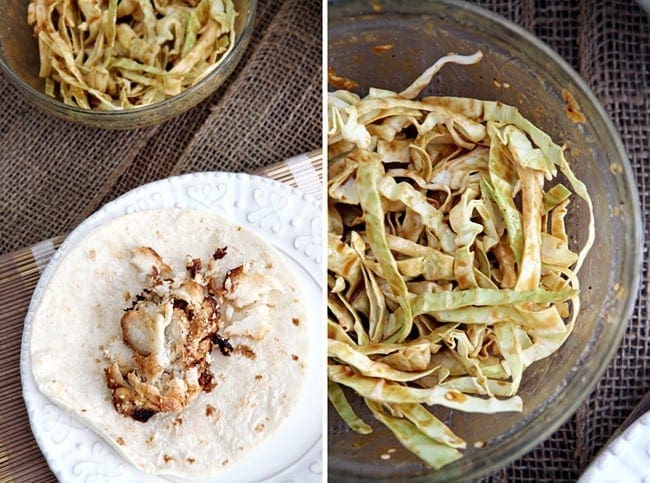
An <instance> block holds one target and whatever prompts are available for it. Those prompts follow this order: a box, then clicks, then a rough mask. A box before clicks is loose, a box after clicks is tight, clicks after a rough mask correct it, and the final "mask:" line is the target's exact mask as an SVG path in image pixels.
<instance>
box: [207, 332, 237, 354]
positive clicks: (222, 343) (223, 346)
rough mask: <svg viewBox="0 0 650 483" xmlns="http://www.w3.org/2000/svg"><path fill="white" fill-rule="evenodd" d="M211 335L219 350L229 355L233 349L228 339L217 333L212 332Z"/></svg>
mask: <svg viewBox="0 0 650 483" xmlns="http://www.w3.org/2000/svg"><path fill="white" fill-rule="evenodd" d="M211 337H212V343H213V344H217V345H218V346H219V350H220V351H221V353H222V354H223V355H224V356H229V355H230V353H231V352H232V351H233V350H234V349H233V346H232V345H231V344H230V342H229V340H228V339H226V338H224V337H221V336H220V335H219V334H214V335H212V336H211Z"/></svg>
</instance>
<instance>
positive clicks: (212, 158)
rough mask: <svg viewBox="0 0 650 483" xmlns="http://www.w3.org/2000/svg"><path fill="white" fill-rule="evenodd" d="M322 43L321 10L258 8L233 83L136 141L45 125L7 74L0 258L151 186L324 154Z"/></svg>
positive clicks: (133, 134)
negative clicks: (132, 191)
mask: <svg viewBox="0 0 650 483" xmlns="http://www.w3.org/2000/svg"><path fill="white" fill-rule="evenodd" d="M321 37H322V2H321V1H320V0H307V1H304V0H287V1H284V2H283V1H280V0H260V1H259V4H258V9H257V15H256V20H255V27H254V30H253V35H252V38H251V43H250V45H249V47H248V50H247V51H246V54H245V57H244V58H243V60H242V61H241V62H240V64H239V65H238V67H237V69H236V71H235V72H234V73H233V75H232V76H231V77H230V78H229V79H228V81H227V82H226V83H225V84H224V85H222V86H221V88H220V89H219V90H218V91H217V92H215V93H214V94H213V95H212V96H210V97H209V98H208V99H206V100H205V101H204V102H202V103H201V104H200V105H198V106H196V107H195V108H194V109H191V110H190V111H188V112H187V113H185V114H183V115H181V116H180V117H177V118H175V119H173V120H171V121H168V122H166V123H164V124H162V125H160V126H156V127H152V128H143V129H139V130H133V131H107V130H101V129H93V128H87V127H83V126H79V125H75V124H71V123H68V122H63V121H61V120H59V119H56V118H54V117H51V116H49V115H46V114H44V113H42V112H40V111H39V110H37V109H36V108H34V107H32V106H31V105H30V104H28V103H27V102H26V101H25V100H24V99H23V98H22V97H21V96H19V95H18V92H17V90H16V89H15V87H14V86H13V85H11V84H10V82H9V80H8V79H6V78H5V77H3V76H2V75H1V74H0V113H1V114H0V183H1V184H0V219H1V223H2V226H1V235H0V254H1V253H7V252H11V251H13V250H16V249H18V248H22V247H24V246H27V245H31V244H34V243H36V242H38V241H40V240H43V239H47V238H51V237H53V236H56V235H60V234H62V233H67V232H69V231H70V230H71V229H72V228H73V227H74V226H76V225H77V224H79V223H80V222H81V221H82V220H83V219H84V218H86V217H87V216H88V215H90V214H91V213H92V212H94V211H95V210H97V209H98V208H99V207H100V206H101V205H102V204H104V203H106V202H107V201H110V200H112V199H114V198H116V197H117V196H119V195H120V194H122V193H124V192H126V191H128V190H129V189H131V188H134V187H136V186H139V185H141V184H143V183H146V182H149V181H153V180H156V179H161V178H165V177H167V176H170V175H173V174H178V173H181V172H190V171H206V170H220V171H245V172H250V171H252V170H255V169H259V168H261V167H263V166H268V165H271V164H273V163H276V162H278V161H281V160H283V159H285V158H288V157H291V156H295V155H297V154H300V153H302V152H306V151H310V150H313V149H316V148H320V146H321V124H322V122H321V119H322V116H321V112H322V110H321V106H322V96H321V85H322V82H321V78H322V74H321V72H322V70H321V63H322V49H321V45H322V38H321Z"/></svg>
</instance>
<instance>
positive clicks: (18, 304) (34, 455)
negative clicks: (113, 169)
mask: <svg viewBox="0 0 650 483" xmlns="http://www.w3.org/2000/svg"><path fill="white" fill-rule="evenodd" d="M322 159H323V158H322V152H321V151H314V152H311V153H308V154H303V155H300V156H296V157H294V158H291V159H288V160H286V161H283V162H280V163H277V164H274V165H271V166H268V167H266V168H263V169H261V170H259V171H257V172H256V173H255V174H258V175H261V176H265V177H268V178H272V179H275V180H278V181H281V182H283V183H286V184H288V185H290V186H293V187H294V188H298V189H300V190H301V191H303V192H305V193H308V194H311V195H313V196H316V197H320V196H321V189H322V188H321V187H322V184H321V180H322V165H323V163H322ZM64 239H65V236H57V237H55V238H51V239H49V240H44V241H42V242H40V243H37V244H36V245H33V246H31V247H27V248H23V249H22V250H18V251H15V252H13V253H8V254H6V255H4V256H1V257H0V374H2V378H0V428H2V430H1V431H0V483H5V482H7V483H8V482H50V481H56V478H55V477H54V475H53V474H52V473H51V472H50V470H49V468H48V466H47V462H46V461H45V458H44V457H43V455H42V454H41V452H40V450H39V448H38V446H37V444H36V441H35V440H34V437H33V436H32V431H31V429H30V426H29V421H28V418H27V411H26V409H25V404H24V402H23V397H22V388H21V382H20V345H21V338H22V333H23V321H24V318H25V315H26V313H27V308H28V307H29V302H30V300H31V297H32V293H33V291H34V288H35V287H36V284H37V283H38V279H39V277H40V275H41V273H42V272H43V270H44V269H45V267H46V266H47V263H48V262H49V261H50V259H51V258H52V255H53V254H54V252H55V251H56V249H57V248H58V247H59V246H60V245H61V243H63V240H64Z"/></svg>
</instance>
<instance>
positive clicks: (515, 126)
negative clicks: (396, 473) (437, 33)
mask: <svg viewBox="0 0 650 483" xmlns="http://www.w3.org/2000/svg"><path fill="white" fill-rule="evenodd" d="M481 58H482V54H481V53H480V52H477V53H475V54H473V55H470V56H462V55H455V54H454V55H448V56H445V57H443V58H441V59H440V60H439V61H438V62H436V63H435V64H434V65H433V66H432V67H431V68H429V69H428V70H427V71H425V72H424V73H423V74H422V75H421V76H420V77H419V78H418V79H416V80H415V81H414V82H413V84H412V85H411V86H409V87H408V88H407V89H405V90H404V91H402V92H401V93H396V92H391V91H387V90H383V89H377V88H371V89H370V91H369V93H368V95H367V96H366V97H363V98H361V97H359V96H358V95H356V94H354V93H352V92H349V91H346V90H338V91H334V92H330V93H329V94H328V155H329V156H328V157H329V173H328V213H329V216H328V218H329V230H328V231H329V235H328V238H329V239H328V288H329V293H328V378H329V383H328V394H329V400H330V402H331V403H332V405H333V406H334V408H335V409H336V410H337V412H338V414H339V415H340V416H341V417H342V419H343V420H344V421H345V422H346V423H347V424H348V426H349V427H350V428H351V429H352V430H354V431H356V432H358V433H361V434H368V433H371V432H372V428H371V426H370V425H368V424H367V423H366V422H365V421H363V420H362V419H361V418H360V417H359V416H358V415H357V414H355V412H354V410H353V409H352V406H351V405H350V403H349V402H348V400H347V398H346V396H345V393H344V392H343V390H342V388H341V386H346V387H348V388H351V389H352V390H353V391H355V392H356V393H357V394H358V395H359V396H361V397H362V398H363V400H364V401H365V404H366V405H367V406H368V408H369V409H370V411H371V412H372V414H373V415H374V417H375V418H376V419H377V420H379V421H380V422H381V423H383V424H384V425H386V426H387V427H388V428H389V429H390V430H391V431H392V432H393V434H394V435H395V436H396V438H397V439H398V440H399V441H400V443H401V444H402V445H404V446H405V447H406V448H407V449H409V450H410V451H412V452H413V453H414V454H416V455H417V456H419V457H420V458H421V459H422V460H424V461H425V462H426V463H428V464H429V465H431V466H432V467H434V468H436V469H437V468H440V467H442V466H444V465H446V464H448V463H450V462H453V461H455V460H457V459H458V458H460V457H461V456H462V453H461V450H463V449H465V448H466V442H465V441H463V440H462V439H461V438H460V437H458V436H456V435H455V434H454V433H453V432H452V430H451V429H450V428H448V427H447V426H446V425H445V424H444V423H443V422H442V421H440V420H439V419H437V418H436V417H435V416H434V415H433V414H431V412H430V411H429V410H428V409H427V408H426V406H433V405H440V406H444V407H447V408H452V409H455V410H459V411H465V412H475V413H486V414H490V413H496V412H502V411H521V410H522V404H523V403H522V400H521V398H520V397H519V396H518V395H517V393H518V389H519V386H520V384H521V380H522V377H523V373H524V370H525V369H526V368H527V367H528V366H530V365H531V364H532V363H533V362H535V361H537V360H540V359H543V358H545V357H548V356H549V355H551V354H552V353H553V352H555V351H556V350H557V349H558V348H559V347H560V346H561V345H562V343H563V342H564V341H565V340H566V338H567V337H568V336H569V334H570V333H571V331H572V328H573V326H574V324H575V320H576V317H577V315H578V312H579V309H580V299H579V288H580V287H579V281H578V278H577V272H578V270H579V269H580V266H581V265H582V263H583V261H584V259H585V257H586V256H587V253H588V251H589V249H590V248H591V245H592V244H593V240H594V233H595V231H594V219H593V208H592V203H591V199H590V197H589V194H588V193H587V189H586V187H585V185H584V184H583V183H582V182H581V181H580V180H578V179H577V178H576V176H575V175H574V174H573V172H572V170H571V168H570V166H569V164H568V163H567V161H566V159H565V157H564V154H563V149H562V148H561V147H560V146H558V145H557V144H555V143H554V142H553V140H552V139H551V138H550V137H549V136H548V135H547V134H546V133H544V132H543V131H541V130H540V129H539V128H537V127H536V126H534V125H533V124H532V123H530V122H529V121H528V120H526V119H525V118H524V117H523V116H522V115H521V114H520V113H519V111H518V110H517V109H516V108H514V107H512V106H508V105H504V104H501V103H499V102H492V101H482V100H477V99H470V98H452V97H425V98H423V99H421V100H417V99H416V98H417V97H418V95H419V94H420V92H421V91H422V89H424V88H425V87H426V86H427V85H428V84H429V82H430V81H431V79H432V77H433V76H434V75H435V74H436V73H437V72H438V71H439V70H440V68H441V67H442V66H444V65H445V64H446V63H450V62H451V63H457V64H473V63H476V62H478V61H480V59H481ZM558 172H559V173H562V174H563V175H564V178H565V179H566V180H567V181H568V184H569V187H566V186H564V185H563V184H561V183H559V182H557V180H556V179H555V178H556V176H557V175H558ZM547 185H549V186H548V187H547ZM572 193H575V195H577V196H578V197H579V198H581V199H582V200H583V201H584V202H585V203H586V206H587V207H588V211H589V217H590V218H589V229H588V233H587V237H586V241H585V243H584V245H583V246H582V247H581V248H580V250H579V251H578V252H575V251H573V250H572V249H571V248H570V246H569V237H568V235H567V231H566V227H565V217H566V215H567V211H568V209H569V207H570V202H571V197H572Z"/></svg>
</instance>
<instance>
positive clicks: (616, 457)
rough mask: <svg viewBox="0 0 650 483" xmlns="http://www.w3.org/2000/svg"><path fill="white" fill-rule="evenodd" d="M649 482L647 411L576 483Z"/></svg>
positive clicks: (649, 437)
mask: <svg viewBox="0 0 650 483" xmlns="http://www.w3.org/2000/svg"><path fill="white" fill-rule="evenodd" d="M618 481H624V482H626V483H650V411H647V412H646V413H645V414H644V415H642V416H641V417H640V418H639V419H637V420H636V421H635V422H634V423H632V425H630V427H629V428H627V429H626V430H625V431H623V433H622V434H621V435H619V436H618V437H617V438H616V439H615V440H614V441H612V442H611V443H610V444H608V445H607V446H606V447H605V449H603V451H601V453H600V454H599V455H598V456H597V457H596V459H595V460H594V461H593V463H591V465H589V468H587V471H585V472H584V474H583V475H582V476H581V477H580V479H579V480H578V483H610V482H613V483H615V482H618Z"/></svg>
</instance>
